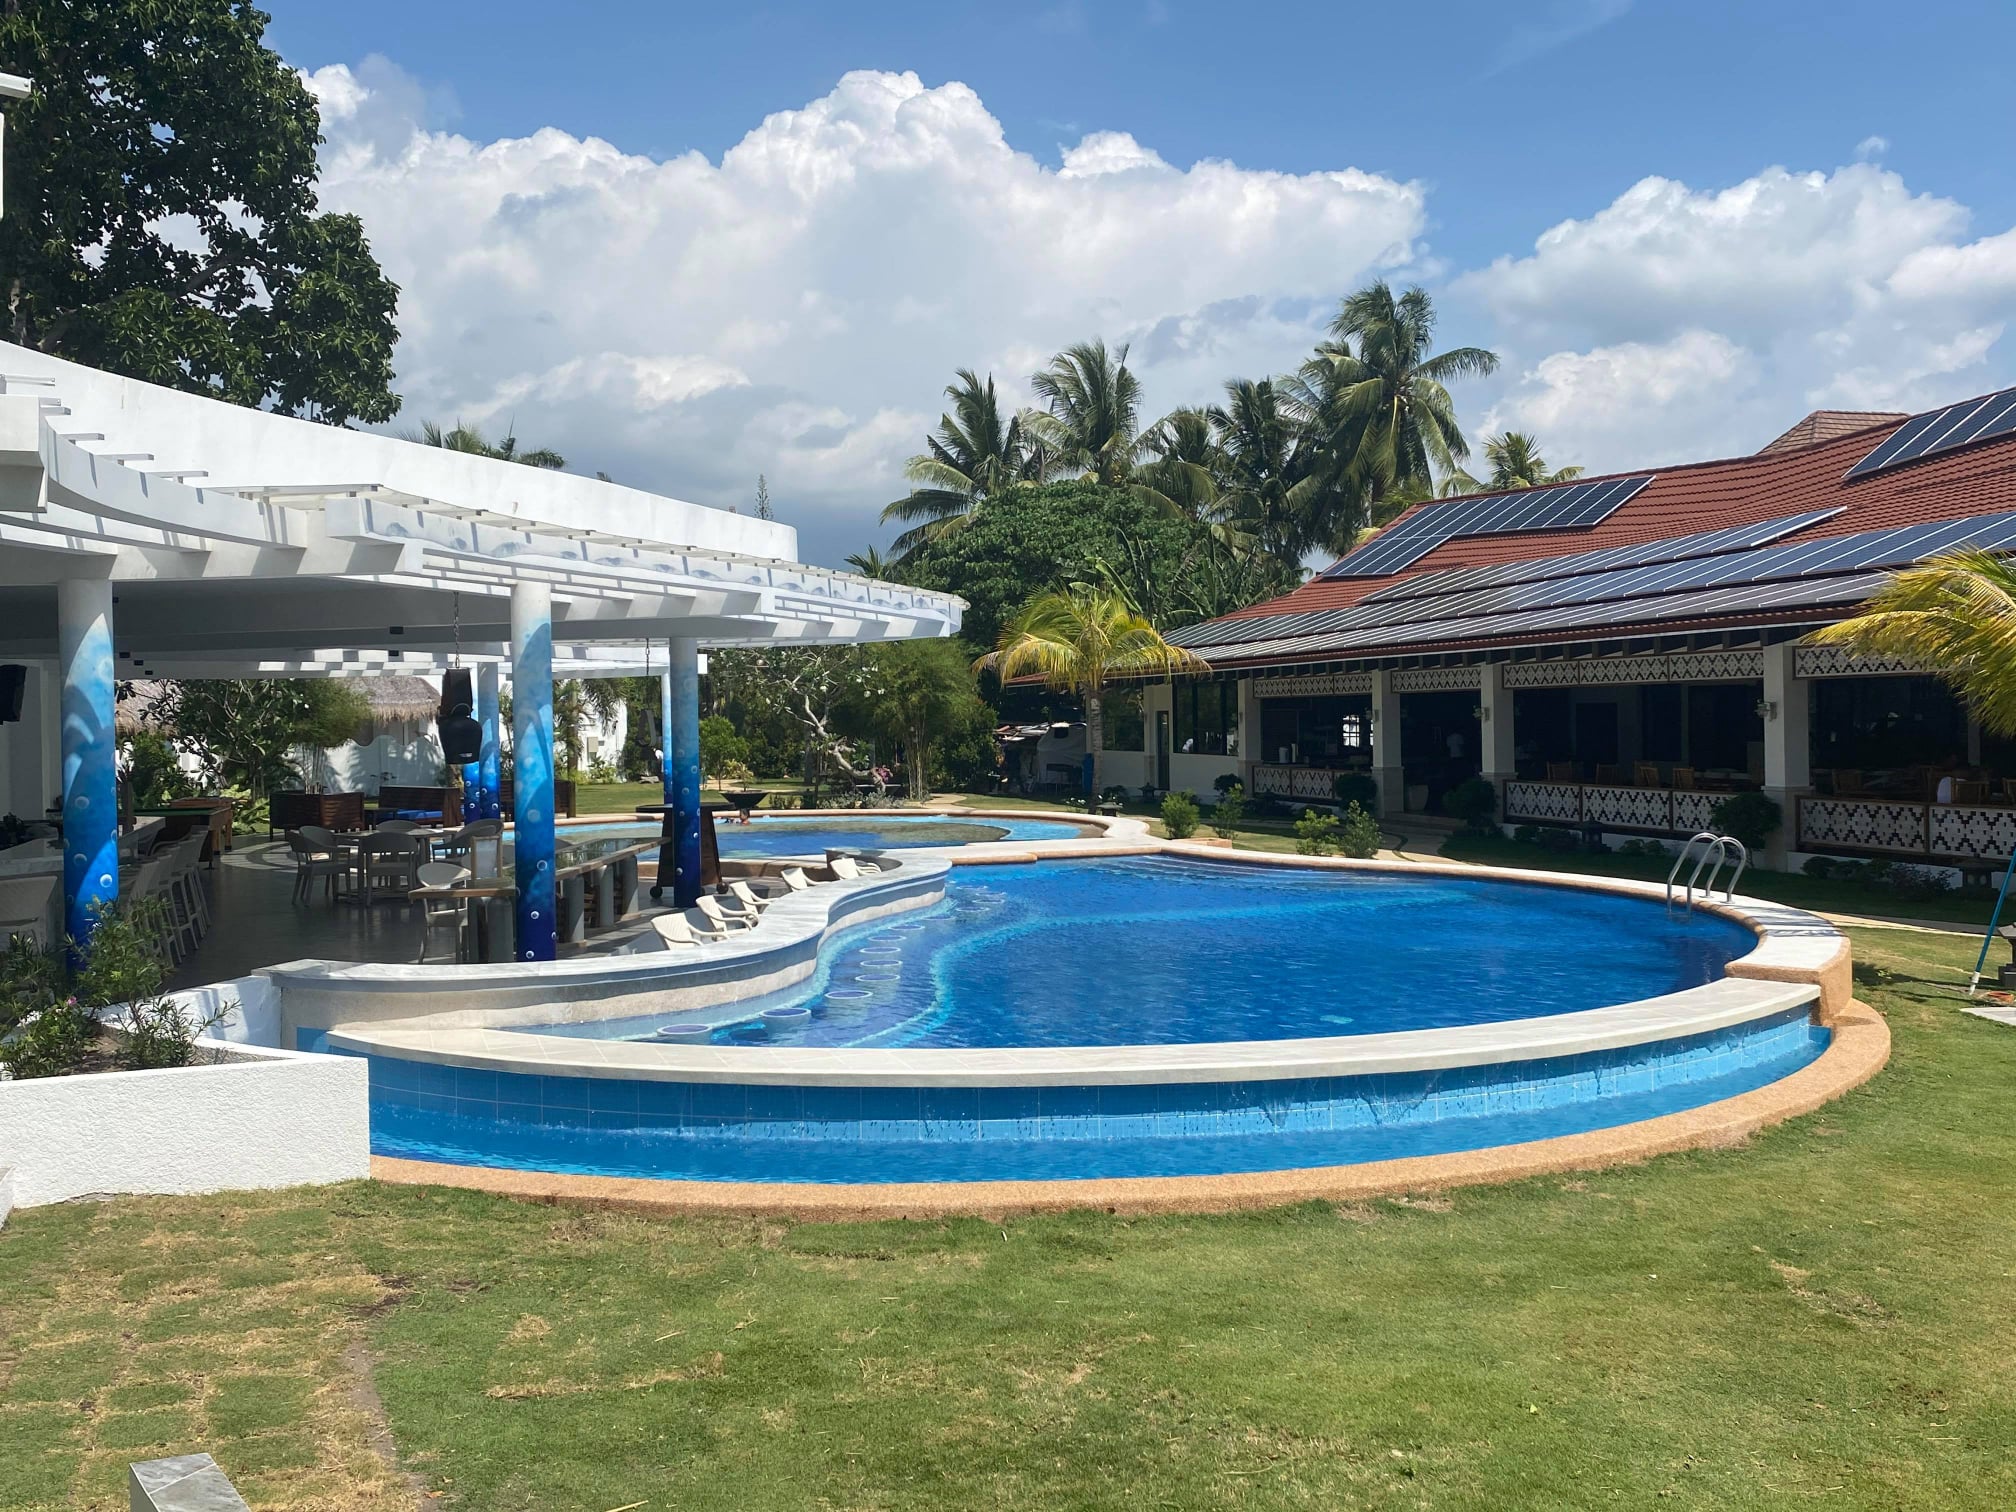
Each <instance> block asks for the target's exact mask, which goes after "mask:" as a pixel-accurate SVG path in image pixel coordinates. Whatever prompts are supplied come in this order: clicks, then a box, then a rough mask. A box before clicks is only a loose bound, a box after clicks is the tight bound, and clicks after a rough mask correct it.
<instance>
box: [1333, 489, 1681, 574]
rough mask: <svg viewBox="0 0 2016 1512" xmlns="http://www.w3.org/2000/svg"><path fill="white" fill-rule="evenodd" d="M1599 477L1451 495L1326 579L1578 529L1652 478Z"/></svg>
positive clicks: (1617, 505) (1358, 552)
mask: <svg viewBox="0 0 2016 1512" xmlns="http://www.w3.org/2000/svg"><path fill="white" fill-rule="evenodd" d="M1652 477H1653V475H1652V474H1650V473H1647V474H1645V475H1643V476H1641V477H1633V478H1600V479H1597V480H1595V481H1593V482H1589V483H1562V484H1557V485H1555V486H1554V487H1552V488H1528V489H1523V490H1521V491H1520V492H1518V493H1509V494H1487V495H1485V496H1483V497H1481V498H1469V499H1450V500H1448V501H1446V502H1444V503H1441V504H1435V505H1431V506H1430V507H1429V508H1427V509H1423V510H1419V511H1417V512H1416V513H1414V514H1413V515H1410V516H1409V517H1408V518H1407V519H1405V520H1403V521H1401V522H1400V523H1399V524H1397V525H1393V526H1389V527H1388V528H1387V529H1386V530H1383V531H1381V532H1380V533H1379V534H1378V535H1377V536H1375V537H1374V538H1373V539H1372V541H1371V542H1370V543H1368V544H1367V545H1364V546H1361V547H1359V548H1358V549H1357V550H1356V551H1353V552H1350V553H1349V554H1347V555H1346V556H1345V557H1344V558H1343V559H1342V560H1341V561H1339V562H1337V563H1336V564H1335V565H1334V566H1332V567H1330V568H1328V569H1327V570H1326V571H1324V572H1323V574H1322V576H1324V577H1326V578H1346V577H1385V576H1386V575H1387V574H1388V573H1393V572H1398V571H1400V570H1401V569H1402V568H1404V567H1409V566H1412V565H1413V564H1414V563H1415V562H1417V561H1419V560H1420V559H1421V558H1422V557H1424V556H1426V555H1427V554H1428V553H1429V552H1431V551H1433V550H1434V549H1435V548H1436V547H1437V546H1440V545H1441V544H1442V543H1443V542H1445V541H1454V540H1457V539H1459V538H1461V537H1464V536H1482V535H1518V534H1522V533H1524V532H1526V531H1529V530H1580V529H1586V528H1587V527H1589V526H1591V525H1595V524H1598V523H1600V522H1601V521H1603V520H1605V519H1607V518H1609V516H1610V515H1611V514H1613V513H1614V512H1616V510H1618V509H1619V508H1620V507H1622V506H1623V505H1624V504H1626V503H1628V502H1629V501H1630V500H1631V498H1632V497H1633V496H1634V495H1635V494H1636V493H1637V492H1638V490H1639V489H1641V488H1643V487H1644V486H1645V485H1646V484H1647V483H1650V482H1651V481H1652Z"/></svg>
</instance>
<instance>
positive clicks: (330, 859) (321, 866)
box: [287, 830, 350, 903]
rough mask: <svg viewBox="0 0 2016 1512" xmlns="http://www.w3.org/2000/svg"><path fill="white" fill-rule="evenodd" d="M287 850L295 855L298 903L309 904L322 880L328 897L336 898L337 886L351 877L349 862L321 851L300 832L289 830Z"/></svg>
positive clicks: (295, 894)
mask: <svg viewBox="0 0 2016 1512" xmlns="http://www.w3.org/2000/svg"><path fill="white" fill-rule="evenodd" d="M287 849H288V850H289V851H291V852H293V855H294V901H295V902H296V903H306V902H307V901H308V894H309V893H310V892H311V891H312V890H313V888H314V886H315V881H316V879H317V878H318V877H319V878H320V879H321V880H322V890H323V892H324V894H325V895H326V896H328V897H330V898H332V899H333V898H334V897H335V896H336V884H337V883H338V882H340V881H342V880H344V879H345V878H346V877H348V876H349V874H350V864H349V862H347V861H345V860H344V859H343V858H342V857H341V856H339V855H336V854H335V853H333V852H331V851H326V850H323V849H321V848H320V847H319V846H317V845H315V844H314V843H313V842H312V841H311V840H309V838H308V837H307V836H306V835H304V834H303V833H302V832H301V831H300V830H289V831H287Z"/></svg>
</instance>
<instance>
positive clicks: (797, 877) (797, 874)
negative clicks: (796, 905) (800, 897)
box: [777, 866, 813, 892]
mask: <svg viewBox="0 0 2016 1512" xmlns="http://www.w3.org/2000/svg"><path fill="white" fill-rule="evenodd" d="M777 875H778V876H780V877H782V878H783V879H784V885H785V886H786V887H788V888H790V889H791V891H793V892H810V891H812V885H813V884H812V879H811V878H810V877H808V876H806V875H805V868H804V867H802V866H787V867H785V868H784V870H782V871H781V872H779V873H777Z"/></svg>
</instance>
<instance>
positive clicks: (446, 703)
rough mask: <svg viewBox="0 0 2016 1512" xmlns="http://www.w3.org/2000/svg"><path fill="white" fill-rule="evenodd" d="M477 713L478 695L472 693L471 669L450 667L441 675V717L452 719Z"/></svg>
mask: <svg viewBox="0 0 2016 1512" xmlns="http://www.w3.org/2000/svg"><path fill="white" fill-rule="evenodd" d="M475 712H476V695H475V693H473V692H472V691H470V679H469V669H468V668H467V667H450V668H449V669H448V670H447V671H446V672H443V673H442V674H441V716H442V718H444V719H446V718H451V717H453V716H454V715H457V714H463V715H467V714H473V713H475Z"/></svg>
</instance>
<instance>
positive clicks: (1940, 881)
mask: <svg viewBox="0 0 2016 1512" xmlns="http://www.w3.org/2000/svg"><path fill="white" fill-rule="evenodd" d="M1883 887H1884V889H1885V891H1888V892H1892V893H1895V894H1896V895H1897V896H1898V897H1900V898H1907V899H1910V900H1911V901H1912V902H1915V903H1923V902H1927V901H1929V900H1931V899H1933V898H1943V897H1945V896H1946V894H1948V893H1949V892H1951V891H1952V890H1953V884H1952V883H1951V882H1950V881H1949V880H1948V879H1947V876H1946V874H1945V873H1944V872H1942V871H1937V870H1934V869H1933V868H1932V867H1929V866H1906V865H1905V864H1904V863H1903V862H1901V861H1893V862H1891V863H1890V865H1889V867H1888V868H1887V869H1886V871H1885V874H1884V877H1883Z"/></svg>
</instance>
